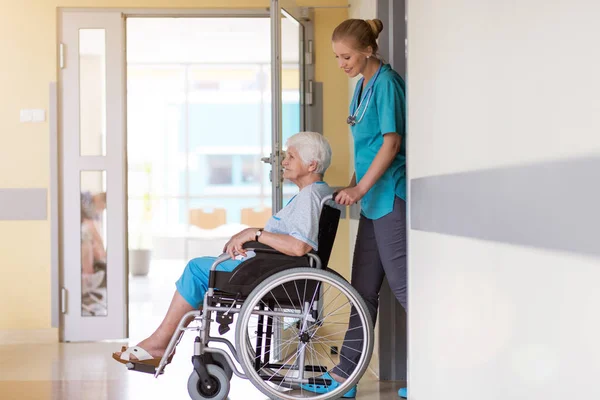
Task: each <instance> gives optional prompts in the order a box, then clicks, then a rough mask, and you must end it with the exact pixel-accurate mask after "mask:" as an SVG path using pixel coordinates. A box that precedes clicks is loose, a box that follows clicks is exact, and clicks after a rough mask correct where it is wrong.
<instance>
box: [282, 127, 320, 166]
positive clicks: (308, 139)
mask: <svg viewBox="0 0 600 400" xmlns="http://www.w3.org/2000/svg"><path fill="white" fill-rule="evenodd" d="M286 147H294V148H295V149H296V150H297V151H298V154H299V155H300V158H301V159H302V163H304V164H305V165H308V164H310V163H311V162H313V161H315V162H316V163H317V169H316V171H315V173H317V174H321V175H323V174H324V173H325V171H327V168H329V165H330V164H331V146H330V145H329V142H328V141H327V139H325V136H323V135H321V134H320V133H317V132H300V133H296V134H295V135H292V136H290V138H289V139H288V140H287V142H286Z"/></svg>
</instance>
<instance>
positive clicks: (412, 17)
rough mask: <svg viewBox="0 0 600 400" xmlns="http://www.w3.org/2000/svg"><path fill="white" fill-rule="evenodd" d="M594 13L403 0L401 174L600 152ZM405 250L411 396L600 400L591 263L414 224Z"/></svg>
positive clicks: (563, 2) (537, 5) (598, 30)
mask: <svg viewBox="0 0 600 400" xmlns="http://www.w3.org/2000/svg"><path fill="white" fill-rule="evenodd" d="M598 16H600V2H595V1H592V0H555V1H551V2H548V1H542V0H528V1H520V2H516V1H496V0H454V1H452V2H448V1H442V0H411V1H409V4H408V81H407V84H408V89H407V93H408V132H409V133H408V142H407V143H408V170H409V178H410V179H411V180H413V179H415V178H423V177H430V176H439V175H442V174H448V173H454V172H468V171H476V170H479V171H481V170H483V169H487V168H492V167H504V166H523V165H524V164H526V163H535V162H539V161H544V162H550V163H552V162H554V161H556V160H562V159H576V158H578V157H581V156H583V155H592V156H594V155H598V156H600V100H599V95H598V93H600V78H599V77H598V71H600V52H599V51H598V38H599V37H600V24H599V23H598ZM523 168H526V167H523ZM442 178H443V177H442ZM538 183H539V182H531V185H533V186H535V185H537V184H538ZM564 185H565V182H561V176H556V191H561V189H562V188H563V187H564ZM589 185H598V186H600V179H599V180H597V181H595V182H593V181H591V182H589ZM599 190H600V189H599ZM506 191H507V196H508V197H507V198H510V196H511V195H512V196H518V195H519V194H518V193H514V194H511V193H510V182H508V184H507V186H506ZM411 195H412V194H411ZM527 200H528V201H529V202H530V203H532V204H535V203H545V202H552V200H553V197H552V196H545V195H544V196H542V195H540V196H531V197H530V198H528V199H527ZM498 201H506V199H498ZM577 204H578V199H577V193H572V197H571V202H568V203H567V204H556V205H555V212H556V213H571V212H573V210H574V209H576V208H577ZM418 206H419V205H418V204H415V203H413V204H412V205H411V207H412V208H415V207H418ZM576 211H577V212H583V215H585V213H586V212H587V213H589V214H588V215H590V216H591V215H598V213H599V212H600V211H599V210H598V209H597V208H596V207H593V208H589V209H588V210H583V211H582V210H576ZM447 212H448V213H455V212H457V213H464V214H463V216H465V217H466V216H467V213H468V210H447ZM454 217H455V219H456V220H460V219H461V214H459V215H456V216H454ZM501 218H503V216H502V215H489V221H486V223H487V225H486V226H487V227H488V228H489V229H494V223H495V222H497V221H499V220H500V219H501ZM548 222H551V221H548V220H547V219H543V220H540V221H539V228H540V230H541V231H543V229H544V228H543V227H544V224H546V223H548ZM413 228H414V226H413ZM515 229H519V227H518V226H517V227H515ZM408 254H409V288H410V290H409V304H410V313H409V393H410V398H411V399H413V400H439V399H444V400H453V399H461V400H490V399H511V400H513V399H515V400H516V399H524V400H525V399H527V400H529V399H545V400H549V399H598V398H600V386H599V385H598V384H596V383H594V382H596V381H597V378H598V376H599V373H600V316H599V315H600V312H599V311H598V310H600V290H598V287H599V286H600V259H598V258H594V257H593V256H591V255H589V256H584V255H580V254H576V253H567V252H561V251H558V250H556V251H555V250H551V249H542V248H534V247H527V246H520V245H518V244H506V243H501V242H494V241H484V240H481V239H478V238H473V237H472V238H467V237H459V236H454V235H451V234H447V233H445V234H441V233H436V232H431V231H430V232H426V231H421V230H415V229H411V231H410V236H409V252H408Z"/></svg>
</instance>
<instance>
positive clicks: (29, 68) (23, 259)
mask: <svg viewBox="0 0 600 400" xmlns="http://www.w3.org/2000/svg"><path fill="white" fill-rule="evenodd" d="M5 3H6V4H4V7H3V11H2V13H1V14H0V37H3V38H5V39H4V40H2V41H1V42H0V54H2V59H3V60H8V62H5V63H4V64H3V74H1V75H0V91H1V93H2V94H3V95H2V97H0V142H1V143H2V146H0V188H32V187H36V188H49V186H50V182H49V179H50V169H49V160H50V157H49V152H50V149H49V126H48V123H37V124H32V123H29V124H22V123H20V122H19V110H20V109H22V108H43V109H45V110H46V111H48V108H49V100H48V85H49V83H50V82H53V81H56V80H57V66H56V47H57V46H56V43H57V9H58V8H59V7H121V8H137V7H146V8H161V7H165V8H166V7H168V8H170V9H173V8H198V7H204V8H223V7H225V4H226V6H227V7H229V8H250V7H265V6H268V4H269V1H264V0H263V1H259V0H229V1H227V2H223V1H222V0H203V1H197V0H128V1H124V0H70V1H69V2H67V3H64V2H61V1H58V0H21V1H18V2H5ZM297 3H298V5H300V6H310V5H318V6H334V7H339V6H345V5H347V1H346V0H313V1H306V0H305V1H297ZM347 13H348V11H347V9H345V8H331V9H322V8H319V9H316V10H315V31H316V32H315V33H316V39H315V52H316V62H317V64H316V66H317V68H316V79H317V81H324V82H325V84H324V90H325V94H324V103H325V105H324V107H325V109H324V115H325V122H324V132H323V133H324V134H325V135H326V136H327V137H328V138H329V139H330V141H331V144H332V146H333V148H334V154H335V155H334V159H333V164H332V167H331V169H330V172H329V173H328V175H327V180H328V182H329V183H330V184H332V185H343V184H345V183H346V182H347V176H348V173H349V172H348V163H349V161H348V154H347V153H348V135H347V131H346V126H345V123H344V121H345V118H346V116H345V113H346V107H347V102H346V98H345V96H343V97H341V96H339V93H342V92H343V93H345V92H346V90H347V89H346V88H347V83H346V78H345V77H344V76H343V74H340V73H339V71H338V70H337V68H336V63H335V59H334V58H333V57H332V56H331V46H330V42H329V39H330V35H331V31H332V29H333V28H334V27H335V26H336V25H337V24H338V23H339V22H341V21H342V20H343V19H345V18H346V17H347ZM8 38H10V39H8ZM0 206H1V205H0ZM347 237H348V225H347V222H346V221H342V223H341V226H340V231H339V235H338V238H343V240H338V241H337V242H336V243H337V244H336V248H335V249H334V259H333V262H334V263H335V265H333V267H334V268H336V269H338V270H340V271H341V272H342V273H343V274H345V275H346V274H347V272H345V271H347V270H348V263H349V257H348V243H347V242H348V241H347V240H346V238H347ZM0 276H2V279H0V304H1V309H0V311H1V312H0V331H2V330H4V331H8V330H48V329H50V325H51V323H50V221H49V220H48V221H21V222H13V221H10V222H9V221H0ZM1 337H3V336H0V338H1Z"/></svg>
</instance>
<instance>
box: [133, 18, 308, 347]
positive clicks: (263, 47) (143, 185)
mask: <svg viewBox="0 0 600 400" xmlns="http://www.w3.org/2000/svg"><path fill="white" fill-rule="evenodd" d="M281 28H282V35H281V37H282V41H283V43H282V44H283V45H282V49H283V51H282V79H281V83H282V85H281V87H282V92H281V97H282V142H285V140H286V139H287V137H289V136H291V135H292V134H294V133H296V132H298V131H300V130H301V125H302V120H303V118H304V116H303V111H302V107H301V92H300V88H301V83H300V80H301V68H302V67H301V63H300V61H301V60H300V40H301V30H300V29H299V27H298V26H297V25H296V24H294V23H292V22H289V21H288V20H282V27H281ZM126 31H127V43H126V47H127V172H128V194H127V204H128V226H129V240H128V242H129V249H128V250H129V269H130V278H129V336H130V339H131V342H136V341H138V340H141V339H143V338H145V337H147V336H148V335H149V334H150V333H152V330H153V329H154V328H155V327H156V326H158V324H159V323H160V321H161V320H162V317H163V316H164V315H165V313H166V310H167V308H168V305H169V303H170V300H171V298H172V295H173V291H174V287H175V286H174V283H175V281H176V280H177V278H178V277H179V275H180V274H181V272H182V271H183V269H184V267H185V265H186V263H187V261H188V260H189V259H191V258H194V257H201V256H206V255H218V254H220V253H221V252H222V249H223V245H224V244H225V243H226V242H227V240H228V239H229V238H230V237H231V236H232V235H234V234H236V233H237V232H239V231H240V230H242V229H244V228H247V227H249V226H252V227H262V226H264V225H265V223H266V221H267V219H268V218H270V216H271V215H272V212H273V201H274V200H273V191H272V185H271V177H270V169H271V165H269V164H264V163H262V162H261V159H262V158H269V156H270V153H271V148H272V142H271V116H272V115H271V113H272V111H271V110H272V104H271V103H272V102H271V61H270V60H271V48H270V42H271V41H270V35H271V32H270V19H269V18H268V17H253V18H244V17H235V18H229V17H203V18H143V17H136V18H128V19H127V20H126ZM295 192H296V190H295V187H293V186H290V185H287V184H284V185H283V201H286V200H287V199H289V198H291V197H292V196H293V195H294V194H295Z"/></svg>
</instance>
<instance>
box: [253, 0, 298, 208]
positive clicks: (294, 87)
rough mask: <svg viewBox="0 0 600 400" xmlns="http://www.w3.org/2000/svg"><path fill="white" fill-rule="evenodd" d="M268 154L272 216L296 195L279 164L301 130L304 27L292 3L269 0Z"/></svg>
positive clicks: (293, 186)
mask: <svg viewBox="0 0 600 400" xmlns="http://www.w3.org/2000/svg"><path fill="white" fill-rule="evenodd" d="M270 12H271V74H270V83H271V99H272V101H271V153H270V154H269V155H268V156H266V157H264V158H263V161H264V162H266V163H269V164H270V167H271V173H270V177H271V190H272V196H273V204H274V205H275V209H274V213H275V212H277V211H279V210H280V209H281V208H282V207H283V205H284V204H285V203H287V201H288V200H289V199H290V198H291V197H292V196H293V195H294V194H295V193H296V192H297V188H296V186H295V185H293V184H291V183H290V182H284V181H283V178H282V168H281V162H282V160H283V158H284V157H285V154H284V152H283V150H282V149H283V147H284V146H285V142H286V140H287V139H288V138H289V137H290V136H292V135H293V134H295V133H298V132H300V131H302V130H304V125H305V104H304V81H305V74H304V56H303V54H304V45H303V43H304V26H303V25H302V23H301V22H300V18H299V17H298V6H297V5H296V2H295V1H291V0H282V1H279V0H272V1H271V10H270Z"/></svg>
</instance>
